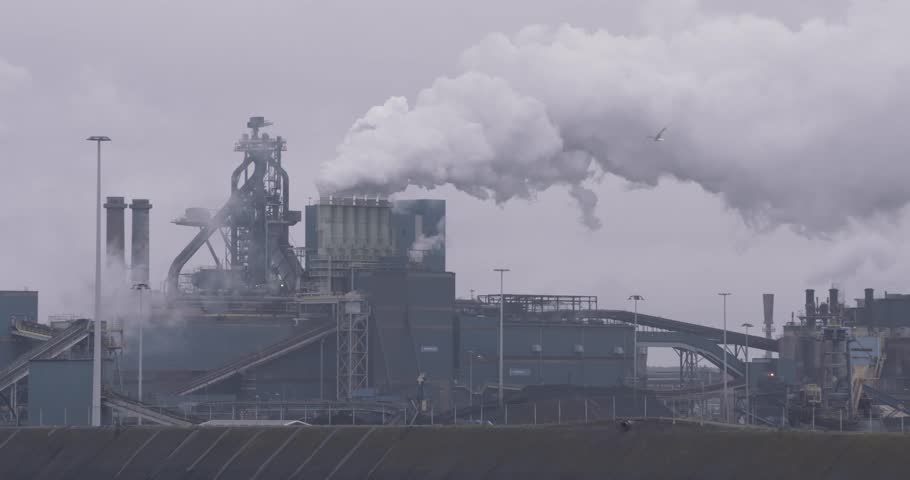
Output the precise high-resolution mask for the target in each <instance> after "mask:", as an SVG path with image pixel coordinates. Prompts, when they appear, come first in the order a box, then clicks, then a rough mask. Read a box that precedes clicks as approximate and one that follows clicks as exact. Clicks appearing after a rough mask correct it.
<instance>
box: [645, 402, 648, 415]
mask: <svg viewBox="0 0 910 480" xmlns="http://www.w3.org/2000/svg"><path fill="white" fill-rule="evenodd" d="M645 418H648V397H645Z"/></svg>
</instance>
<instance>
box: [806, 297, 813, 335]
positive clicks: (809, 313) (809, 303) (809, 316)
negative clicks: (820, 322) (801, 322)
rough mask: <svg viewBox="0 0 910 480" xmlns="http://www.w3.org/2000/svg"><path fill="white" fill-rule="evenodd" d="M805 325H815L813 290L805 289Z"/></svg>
mask: <svg viewBox="0 0 910 480" xmlns="http://www.w3.org/2000/svg"><path fill="white" fill-rule="evenodd" d="M806 325H809V326H810V327H814V326H815V290H813V289H811V288H807V289H806Z"/></svg>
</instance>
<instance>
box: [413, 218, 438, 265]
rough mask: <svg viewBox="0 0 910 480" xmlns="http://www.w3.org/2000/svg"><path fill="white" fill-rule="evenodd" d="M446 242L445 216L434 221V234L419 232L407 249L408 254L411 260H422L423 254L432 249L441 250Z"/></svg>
mask: <svg viewBox="0 0 910 480" xmlns="http://www.w3.org/2000/svg"><path fill="white" fill-rule="evenodd" d="M445 244H446V217H442V218H440V219H439V222H437V223H436V234H435V235H424V234H423V233H420V234H419V235H417V238H415V239H414V243H413V244H411V248H410V249H408V256H409V257H410V259H411V261H412V262H418V263H419V262H422V261H423V258H424V256H425V255H426V254H427V253H429V252H433V251H438V250H441V249H443V248H444V247H445Z"/></svg>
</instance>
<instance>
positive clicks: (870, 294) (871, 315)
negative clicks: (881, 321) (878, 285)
mask: <svg viewBox="0 0 910 480" xmlns="http://www.w3.org/2000/svg"><path fill="white" fill-rule="evenodd" d="M874 304H875V290H873V289H871V288H867V289H866V290H865V298H863V311H864V313H865V315H864V317H865V318H864V319H863V320H865V322H866V325H869V326H872V325H874V324H875V312H874V311H873V310H872V307H873V306H874Z"/></svg>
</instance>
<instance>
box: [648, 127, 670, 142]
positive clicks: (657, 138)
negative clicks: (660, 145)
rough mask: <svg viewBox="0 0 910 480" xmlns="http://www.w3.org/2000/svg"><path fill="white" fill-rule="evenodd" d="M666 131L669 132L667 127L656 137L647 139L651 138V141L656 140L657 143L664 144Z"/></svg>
mask: <svg viewBox="0 0 910 480" xmlns="http://www.w3.org/2000/svg"><path fill="white" fill-rule="evenodd" d="M665 131H667V127H664V128H661V129H660V131H659V132H657V135H654V136H653V137H651V136H648V137H647V138H650V139H651V140H654V141H655V142H662V141H664V132H665Z"/></svg>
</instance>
